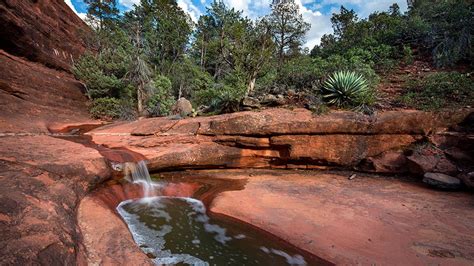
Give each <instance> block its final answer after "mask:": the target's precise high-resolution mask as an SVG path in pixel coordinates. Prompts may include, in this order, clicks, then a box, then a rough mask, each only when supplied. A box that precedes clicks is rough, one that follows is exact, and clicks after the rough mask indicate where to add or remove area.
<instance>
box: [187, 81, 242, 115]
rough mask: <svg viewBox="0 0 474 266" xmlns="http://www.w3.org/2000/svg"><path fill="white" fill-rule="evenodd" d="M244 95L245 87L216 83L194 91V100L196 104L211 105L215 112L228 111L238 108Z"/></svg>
mask: <svg viewBox="0 0 474 266" xmlns="http://www.w3.org/2000/svg"><path fill="white" fill-rule="evenodd" d="M244 96H245V87H244V88H239V87H233V86H229V85H225V84H220V83H217V84H214V85H213V86H212V87H210V88H208V89H205V90H200V91H198V92H196V94H195V96H194V101H195V102H196V103H197V105H206V106H209V107H211V109H212V110H213V111H214V112H215V113H228V112H235V111H238V110H239V105H240V101H241V100H242V99H243V97H244Z"/></svg>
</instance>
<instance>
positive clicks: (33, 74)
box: [0, 1, 97, 133]
mask: <svg viewBox="0 0 474 266" xmlns="http://www.w3.org/2000/svg"><path fill="white" fill-rule="evenodd" d="M25 2H27V1H25ZM0 68H1V70H0V133H6V132H14V133H18V132H34V133H38V132H42V133H46V132H49V130H48V128H53V129H58V128H59V129H60V128H62V127H64V125H65V124H69V125H70V124H78V123H81V124H97V121H94V120H92V119H90V117H89V113H88V111H87V106H86V97H85V96H84V95H83V94H82V92H81V88H82V85H81V84H80V83H79V82H78V81H77V80H75V79H74V78H73V77H72V75H69V74H67V73H65V72H61V71H57V70H52V69H49V68H47V67H44V66H43V65H41V64H38V63H32V62H28V61H25V60H23V59H21V58H18V57H15V56H12V55H9V54H7V53H5V52H3V51H1V50H0Z"/></svg>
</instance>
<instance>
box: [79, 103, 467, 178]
mask: <svg viewBox="0 0 474 266" xmlns="http://www.w3.org/2000/svg"><path fill="white" fill-rule="evenodd" d="M471 111H472V110H469V109H464V110H461V111H459V112H455V113H452V114H451V115H448V114H446V113H439V114H433V113H426V112H421V111H399V112H385V113H380V114H377V115H374V116H364V115H361V114H357V113H351V112H332V113H329V114H327V115H321V116H316V115H313V114H312V113H311V112H310V111H308V110H304V109H295V110H287V109H268V110H264V111H262V112H241V113H234V114H227V115H221V116H213V117H199V118H193V119H182V120H171V119H168V118H153V119H144V120H140V121H135V122H131V123H118V124H115V125H109V126H106V127H102V128H99V129H96V130H94V131H92V132H90V133H88V134H90V135H91V136H92V138H93V140H94V142H96V143H98V144H103V145H106V146H109V147H121V146H122V147H126V148H127V149H130V150H132V151H135V152H137V153H141V154H143V155H145V156H146V157H147V159H148V160H149V167H150V168H151V169H152V170H166V169H176V168H210V167H212V168H219V167H227V168H249V167H251V168H295V167H296V168H303V169H304V168H314V167H315V166H339V167H357V168H359V169H363V170H364V169H365V170H367V171H375V172H386V173H403V172H406V171H407V170H408V160H407V158H406V155H405V154H404V152H405V151H408V150H410V149H412V148H413V146H414V145H415V144H418V143H419V142H426V141H427V139H428V137H429V136H431V135H433V134H437V132H442V131H443V130H446V129H448V128H450V127H452V126H455V125H457V124H459V123H461V122H462V121H463V120H464V119H465V117H466V116H468V114H469V113H470V112H471Z"/></svg>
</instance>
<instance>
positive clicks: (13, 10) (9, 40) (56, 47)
mask: <svg viewBox="0 0 474 266" xmlns="http://www.w3.org/2000/svg"><path fill="white" fill-rule="evenodd" d="M0 25H1V27H0V49H3V50H4V51H6V52H7V53H9V54H13V55H16V56H20V57H25V58H27V59H28V60H31V61H35V62H40V63H42V64H44V65H46V66H48V67H52V68H57V69H62V70H70V68H71V64H72V62H73V60H74V59H76V58H77V57H78V56H79V55H80V54H82V53H83V52H84V50H85V43H84V41H83V37H84V36H85V34H87V33H88V32H89V28H88V27H87V25H86V24H85V23H84V22H83V21H82V20H81V19H80V18H79V17H78V16H77V15H76V14H75V13H74V12H73V11H72V10H71V9H70V8H69V6H68V5H67V4H66V3H65V2H64V0H1V1H0Z"/></svg>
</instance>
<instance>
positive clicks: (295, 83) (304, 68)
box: [276, 56, 322, 90]
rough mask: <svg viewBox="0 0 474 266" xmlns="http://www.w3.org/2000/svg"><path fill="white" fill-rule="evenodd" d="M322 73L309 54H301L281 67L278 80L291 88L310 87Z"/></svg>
mask: <svg viewBox="0 0 474 266" xmlns="http://www.w3.org/2000/svg"><path fill="white" fill-rule="evenodd" d="M321 74H322V73H320V72H319V69H318V68H316V67H314V63H313V60H312V59H311V58H310V57H309V56H299V57H296V58H293V59H291V60H289V61H288V62H286V63H285V64H284V65H283V66H282V67H281V69H280V72H279V73H278V76H277V79H276V82H277V83H278V84H280V85H285V86H286V88H289V89H294V90H301V89H308V88H311V87H312V86H313V84H314V83H315V82H316V81H318V80H319V79H320V78H321Z"/></svg>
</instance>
